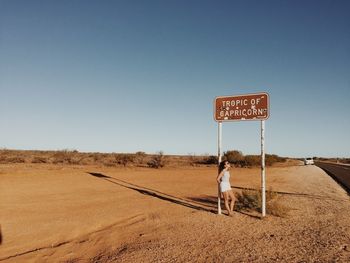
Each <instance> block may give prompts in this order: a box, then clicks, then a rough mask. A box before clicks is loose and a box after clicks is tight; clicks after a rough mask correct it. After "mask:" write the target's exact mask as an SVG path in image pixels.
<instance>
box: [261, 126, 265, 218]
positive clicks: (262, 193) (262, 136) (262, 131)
mask: <svg viewBox="0 0 350 263" xmlns="http://www.w3.org/2000/svg"><path fill="white" fill-rule="evenodd" d="M261 200H262V204H261V214H262V216H263V217H264V216H265V215H266V187H265V121H264V120H262V121H261Z"/></svg>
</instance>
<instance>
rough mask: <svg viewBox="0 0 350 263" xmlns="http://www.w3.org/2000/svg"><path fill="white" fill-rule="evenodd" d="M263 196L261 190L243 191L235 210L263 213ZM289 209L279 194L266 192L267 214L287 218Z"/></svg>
mask: <svg viewBox="0 0 350 263" xmlns="http://www.w3.org/2000/svg"><path fill="white" fill-rule="evenodd" d="M261 198H262V195H261V190H243V191H242V193H241V194H238V196H237V201H236V204H235V208H236V209H237V210H238V211H240V210H255V211H258V212H261V211H262V199H261ZM289 210H290V209H289V208H288V207H287V206H285V205H284V204H283V203H282V202H281V200H280V196H279V194H278V193H277V192H274V191H272V190H271V189H270V190H269V191H266V213H267V214H270V215H274V216H278V217H285V216H287V215H288V212H289Z"/></svg>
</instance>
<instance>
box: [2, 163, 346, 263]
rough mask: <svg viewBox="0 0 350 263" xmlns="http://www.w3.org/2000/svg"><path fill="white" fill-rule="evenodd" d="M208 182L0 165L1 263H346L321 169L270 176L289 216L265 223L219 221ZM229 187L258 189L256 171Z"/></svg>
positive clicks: (204, 171)
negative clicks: (278, 262) (277, 262)
mask: <svg viewBox="0 0 350 263" xmlns="http://www.w3.org/2000/svg"><path fill="white" fill-rule="evenodd" d="M215 177H216V168H215V167H187V168H163V169H150V168H111V167H102V166H69V165H52V164H2V165H1V166H0V211H1V212H0V224H1V230H2V244H1V246H0V261H1V262H276V261H280V262H349V261H350V199H349V196H348V195H347V193H346V192H345V191H344V190H343V189H342V188H341V187H340V186H339V185H338V184H337V183H336V182H334V181H333V180H332V179H331V178H330V177H329V176H328V175H327V174H326V173H324V172H323V171H322V170H321V169H319V168H318V167H316V166H303V165H293V166H285V167H269V168H267V189H269V188H272V190H274V191H277V192H279V195H278V199H279V200H278V201H279V202H282V203H283V204H284V205H285V206H287V207H288V213H287V215H286V216H284V217H279V216H273V215H268V216H266V217H265V218H264V219H261V218H260V217H259V213H257V212H252V211H236V212H235V213H234V216H233V217H228V216H226V215H217V214H216V211H217V207H216V200H217V199H216V198H217V197H216V196H217V185H216V183H215ZM231 185H232V187H233V190H234V192H235V193H240V192H241V191H242V189H245V188H248V189H258V188H259V187H260V170H259V169H258V168H251V169H248V168H246V169H243V168H233V169H232V171H231ZM222 207H223V206H222ZM223 208H224V207H223Z"/></svg>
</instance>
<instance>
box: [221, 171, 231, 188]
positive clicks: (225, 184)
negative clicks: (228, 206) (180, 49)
mask: <svg viewBox="0 0 350 263" xmlns="http://www.w3.org/2000/svg"><path fill="white" fill-rule="evenodd" d="M229 190H231V184H230V172H229V171H225V172H224V175H223V176H222V177H221V182H220V191H221V193H223V192H226V191H229Z"/></svg>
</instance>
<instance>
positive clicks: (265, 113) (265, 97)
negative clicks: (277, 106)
mask: <svg viewBox="0 0 350 263" xmlns="http://www.w3.org/2000/svg"><path fill="white" fill-rule="evenodd" d="M269 108H270V105H269V94H267V93H266V92H263V93H256V94H245V95H237V96H223V97H216V98H215V101H214V119H215V121H218V122H222V121H245V120H266V119H268V118H269V115H270V113H269Z"/></svg>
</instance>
